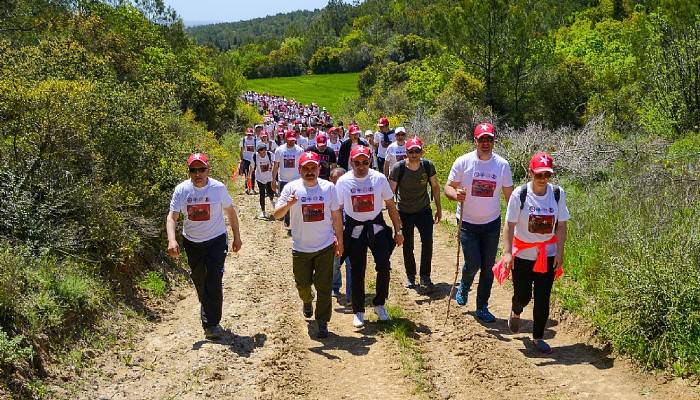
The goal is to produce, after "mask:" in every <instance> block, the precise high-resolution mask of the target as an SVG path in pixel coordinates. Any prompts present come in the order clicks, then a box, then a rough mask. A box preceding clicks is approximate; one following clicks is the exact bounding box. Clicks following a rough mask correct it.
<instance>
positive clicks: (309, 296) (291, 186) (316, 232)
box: [274, 151, 343, 338]
mask: <svg viewBox="0 0 700 400" xmlns="http://www.w3.org/2000/svg"><path fill="white" fill-rule="evenodd" d="M320 164H321V163H320V159H319V156H318V154H316V153H314V152H311V151H307V152H305V153H303V154H302V155H301V157H300V158H299V172H300V174H301V179H297V180H294V181H292V182H289V183H288V184H287V185H286V186H285V187H284V189H283V190H282V194H281V195H280V198H279V200H277V206H276V208H275V213H274V216H275V218H278V219H279V218H281V217H282V216H283V215H287V214H289V215H291V218H290V219H291V227H292V266H293V267H292V268H293V270H294V280H295V282H296V286H297V291H298V292H299V297H300V298H301V300H302V302H303V307H302V311H303V313H304V316H305V317H306V318H311V317H312V316H313V315H314V313H313V306H312V301H313V298H314V294H313V291H312V290H311V286H312V284H313V286H314V288H315V289H316V294H317V295H318V299H317V300H316V313H315V316H316V322H317V324H318V334H317V335H318V337H319V338H325V337H328V321H330V319H331V311H332V304H331V285H332V281H333V257H334V256H336V255H340V254H342V253H343V217H342V214H341V212H340V205H339V204H338V196H337V194H336V189H335V186H334V185H333V184H332V183H330V182H328V181H326V180H323V179H318V174H319V170H320Z"/></svg>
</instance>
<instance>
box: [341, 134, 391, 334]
mask: <svg viewBox="0 0 700 400" xmlns="http://www.w3.org/2000/svg"><path fill="white" fill-rule="evenodd" d="M350 162H351V163H352V166H353V169H352V171H350V172H348V173H346V174H345V175H343V176H342V177H340V179H338V183H337V185H336V189H337V191H338V200H339V202H340V203H341V205H342V207H343V211H344V212H345V230H344V237H345V240H344V243H346V246H347V249H346V255H347V256H348V257H349V258H350V263H351V264H352V270H351V274H352V279H351V281H352V312H353V313H354V314H355V316H354V318H353V326H355V327H356V328H360V327H362V326H364V323H365V270H366V268H367V249H368V248H369V249H370V250H372V255H373V256H374V262H375V264H376V266H375V269H376V271H377V279H376V287H377V289H376V291H377V293H376V295H375V297H374V299H373V300H372V304H374V310H375V312H376V313H377V316H378V317H379V320H380V321H386V320H388V319H389V315H388V314H387V312H386V308H385V307H384V303H385V302H386V299H387V297H388V296H389V271H390V270H391V268H390V267H391V264H390V262H389V258H390V257H391V253H392V251H393V250H394V247H395V246H400V245H402V244H403V235H402V233H401V220H400V218H399V212H398V210H397V209H396V204H395V203H394V192H392V190H391V187H390V186H389V181H388V180H387V179H386V177H385V176H384V175H382V174H381V173H379V172H377V171H375V170H373V169H370V167H369V166H370V162H371V160H370V152H369V148H368V147H366V146H357V147H355V148H354V149H353V150H352V151H351V152H350ZM383 204H386V208H387V211H388V213H389V217H390V218H391V223H392V225H393V226H394V232H395V234H393V235H392V230H391V228H390V227H389V226H388V225H387V224H386V222H385V221H384V217H383V215H382V205H383Z"/></svg>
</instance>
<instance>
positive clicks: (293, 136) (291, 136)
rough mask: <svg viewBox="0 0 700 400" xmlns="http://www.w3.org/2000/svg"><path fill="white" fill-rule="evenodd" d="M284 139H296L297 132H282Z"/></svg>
mask: <svg viewBox="0 0 700 400" xmlns="http://www.w3.org/2000/svg"><path fill="white" fill-rule="evenodd" d="M284 140H294V141H296V140H297V134H296V132H294V131H293V130H288V131H287V132H285V133H284Z"/></svg>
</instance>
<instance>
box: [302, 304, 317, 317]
mask: <svg viewBox="0 0 700 400" xmlns="http://www.w3.org/2000/svg"><path fill="white" fill-rule="evenodd" d="M302 310H303V311H304V317H306V318H311V317H313V315H314V307H313V305H312V304H311V303H304V307H303V309H302Z"/></svg>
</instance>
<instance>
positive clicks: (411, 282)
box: [404, 276, 416, 289]
mask: <svg viewBox="0 0 700 400" xmlns="http://www.w3.org/2000/svg"><path fill="white" fill-rule="evenodd" d="M404 286H405V287H406V289H415V288H416V277H414V276H409V277H407V278H406V284H405V285H404Z"/></svg>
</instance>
